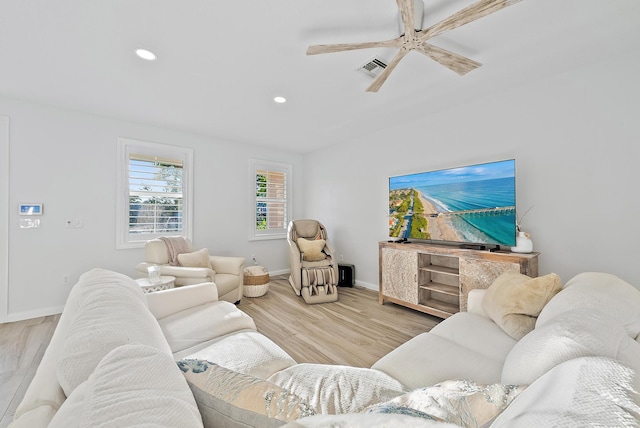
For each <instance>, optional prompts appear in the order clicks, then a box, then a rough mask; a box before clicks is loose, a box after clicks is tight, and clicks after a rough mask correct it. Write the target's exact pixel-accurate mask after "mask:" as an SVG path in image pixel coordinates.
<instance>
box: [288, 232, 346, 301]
mask: <svg viewBox="0 0 640 428" xmlns="http://www.w3.org/2000/svg"><path fill="white" fill-rule="evenodd" d="M287 242H288V243H289V264H290V268H291V276H289V283H291V287H293V291H295V293H296V294H297V295H298V296H302V298H303V299H304V301H305V302H307V303H309V304H312V303H326V302H335V301H337V300H338V261H337V260H335V257H334V252H333V250H332V248H331V246H330V245H329V241H328V239H327V230H326V229H325V227H324V226H323V225H322V223H320V222H319V221H317V220H294V221H292V222H291V223H289V228H288V230H287Z"/></svg>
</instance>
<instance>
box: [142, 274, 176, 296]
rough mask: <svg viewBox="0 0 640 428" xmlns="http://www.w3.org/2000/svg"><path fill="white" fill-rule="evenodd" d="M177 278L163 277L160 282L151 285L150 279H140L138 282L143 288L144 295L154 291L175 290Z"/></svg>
mask: <svg viewBox="0 0 640 428" xmlns="http://www.w3.org/2000/svg"><path fill="white" fill-rule="evenodd" d="M175 280H176V277H175V276H170V275H162V276H161V277H160V282H157V283H153V284H152V283H150V282H149V278H138V279H136V282H137V283H138V285H139V286H140V287H142V292H143V293H153V292H154V291H161V290H168V289H170V288H173V286H174V283H175Z"/></svg>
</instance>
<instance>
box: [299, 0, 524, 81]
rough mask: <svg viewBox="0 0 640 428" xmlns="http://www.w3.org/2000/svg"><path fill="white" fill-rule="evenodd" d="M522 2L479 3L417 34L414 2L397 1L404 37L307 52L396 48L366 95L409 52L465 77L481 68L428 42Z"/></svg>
mask: <svg viewBox="0 0 640 428" xmlns="http://www.w3.org/2000/svg"><path fill="white" fill-rule="evenodd" d="M520 1H522V0H479V1H478V2H476V3H474V4H472V5H470V6H468V7H465V8H464V9H461V10H459V11H458V12H456V13H454V14H453V15H451V16H449V17H448V18H445V19H443V20H442V21H440V22H438V23H437V24H434V25H432V26H431V27H429V28H426V29H424V30H416V29H415V28H414V0H396V2H397V3H398V10H399V12H400V17H401V18H402V25H403V27H404V34H402V35H401V36H400V37H397V38H395V39H392V40H383V41H379V42H364V43H342V44H334V45H313V46H309V48H308V49H307V55H318V54H325V53H334V52H343V51H351V50H357V49H369V48H380V47H384V48H399V51H398V53H397V54H396V55H395V57H393V59H392V60H391V62H390V63H389V64H388V65H387V67H386V68H385V69H384V70H383V71H382V72H381V73H380V74H379V75H378V76H377V77H376V78H375V80H374V81H373V83H372V84H371V85H370V86H369V87H368V88H367V92H378V90H379V89H380V87H381V86H382V85H383V84H384V82H385V81H386V80H387V78H388V77H389V75H390V74H391V72H392V71H393V69H394V68H395V67H396V66H397V65H398V63H399V62H400V60H402V58H404V56H405V55H407V54H408V53H409V52H410V51H412V50H415V51H416V52H420V53H421V54H423V55H426V56H428V57H429V58H431V59H433V60H434V61H436V62H438V63H440V64H442V65H444V66H445V67H447V68H448V69H450V70H453V71H455V72H456V73H458V74H459V75H461V76H462V75H464V74H466V73H468V72H470V71H472V70H475V69H476V68H478V67H480V66H481V65H482V64H480V63H479V62H476V61H473V60H471V59H469V58H466V57H464V56H462V55H458V54H456V53H454V52H451V51H448V50H446V49H442V48H439V47H437V46H434V45H432V44H430V43H427V40H429V39H431V38H433V37H435V36H438V35H440V34H442V33H444V32H446V31H449V30H453V29H454V28H458V27H460V26H462V25H465V24H468V23H470V22H473V21H475V20H477V19H479V18H482V17H483V16H486V15H489V14H491V13H494V12H497V11H498V10H500V9H504V8H505V7H507V6H511V5H512V4H515V3H519V2H520Z"/></svg>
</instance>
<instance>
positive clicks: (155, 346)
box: [11, 270, 640, 427]
mask: <svg viewBox="0 0 640 428" xmlns="http://www.w3.org/2000/svg"><path fill="white" fill-rule="evenodd" d="M488 294H489V291H476V292H473V293H472V294H470V300H469V305H468V307H469V312H465V313H458V314H455V315H454V316H452V317H450V318H448V319H446V320H444V321H443V322H442V323H440V324H439V325H438V326H437V327H435V328H434V329H432V330H431V332H429V333H424V334H422V335H419V336H417V337H415V338H413V339H412V340H410V341H408V342H407V343H405V344H403V345H401V346H400V347H398V348H397V349H396V350H394V351H392V352H391V353H389V354H388V355H386V356H384V357H383V358H381V359H380V360H379V361H378V362H376V363H375V364H374V365H373V367H372V368H370V369H367V368H354V367H346V366H335V365H324V364H297V363H296V362H295V361H294V360H293V359H292V358H291V357H290V356H289V355H287V354H286V353H285V352H284V351H283V350H282V349H281V348H279V347H278V346H276V345H275V344H274V343H273V342H272V341H271V340H269V339H268V338H266V337H265V336H263V335H261V334H260V333H258V332H257V331H256V328H255V325H254V323H253V321H252V320H251V318H249V317H248V316H247V315H246V314H244V313H242V312H241V311H240V310H238V309H237V308H236V307H235V306H234V305H232V304H230V303H228V302H219V301H217V292H216V287H215V285H214V284H202V285H192V286H187V287H181V288H177V289H173V290H165V291H161V292H157V293H151V294H148V295H143V294H142V293H141V291H140V289H139V287H137V286H136V285H135V282H134V281H132V280H131V279H130V278H127V277H125V276H123V275H119V274H116V273H113V272H109V271H103V270H93V271H90V272H88V273H87V274H85V275H83V276H82V277H81V280H80V282H79V283H78V284H77V285H76V286H75V287H74V289H73V290H72V292H71V294H70V296H69V300H68V301H67V304H66V306H65V310H64V312H63V314H62V317H61V319H60V323H59V325H58V328H57V329H56V331H55V333H54V335H53V338H52V340H51V343H50V345H49V347H48V348H47V351H46V352H45V355H44V357H43V360H42V363H41V365H40V367H39V368H38V371H37V373H36V375H35V378H34V380H33V382H32V384H31V385H30V387H29V389H28V390H27V392H26V394H25V397H24V400H23V401H22V403H21V404H20V405H19V407H18V409H17V411H16V416H15V420H14V422H13V423H12V425H11V426H12V427H23V426H24V427H27V426H28V427H39V426H46V425H47V424H49V423H50V426H53V427H55V426H99V425H105V426H106V425H110V426H131V425H134V424H135V423H143V422H146V423H148V424H149V425H154V426H172V425H173V426H201V425H202V424H204V426H215V427H241V426H244V427H246V426H259V427H271V426H273V427H276V426H282V425H285V424H287V425H288V426H290V427H320V426H336V427H342V426H344V427H346V426H352V427H365V426H366V427H375V426H380V427H382V426H415V427H419V426H420V427H422V426H430V427H431V426H437V427H447V426H483V425H484V426H489V425H491V426H493V427H521V426H524V427H529V426H530V427H541V426H542V427H544V426H562V427H564V426H589V425H591V426H639V421H640V407H639V403H640V398H639V396H638V392H637V391H639V390H640V382H639V381H638V375H637V374H638V373H640V343H639V342H638V340H639V334H640V291H638V290H637V289H635V288H634V287H632V286H631V285H629V284H627V283H625V282H624V281H622V280H620V279H619V278H617V277H615V276H613V275H608V274H602V273H585V274H581V275H578V276H576V277H575V278H573V279H572V280H571V281H569V282H568V283H567V284H566V285H565V287H564V289H563V290H562V291H560V292H559V293H558V294H557V295H555V297H553V298H552V299H551V300H550V302H549V303H547V304H546V305H545V306H544V307H543V308H542V311H541V312H540V313H539V316H537V317H533V318H534V322H535V329H533V331H531V332H530V333H528V334H526V335H524V337H522V338H521V339H519V340H516V339H514V338H512V337H511V336H509V334H507V333H506V332H505V330H503V328H502V327H500V325H501V322H498V323H496V322H494V321H493V319H492V317H491V316H489V314H488V313H487V312H486V311H485V310H484V309H483V308H486V307H487V299H484V297H485V296H487V295H488ZM125 314H126V316H125ZM536 315H537V314H536ZM493 316H494V317H495V315H493ZM532 327H533V326H532ZM511 334H512V333H511ZM168 359H169V360H171V363H167V361H168ZM156 360H157V361H156ZM173 360H176V361H177V362H178V364H177V365H174V364H173V363H172V362H173ZM150 367H153V369H151V368H150ZM178 367H179V369H178ZM141 368H142V369H143V370H141ZM180 370H181V371H182V374H181V375H180ZM140 373H142V374H140ZM136 374H138V375H136ZM119 379H122V381H118V380H119ZM185 379H186V382H185ZM159 380H163V382H162V383H161V385H157V384H156V383H153V382H154V381H159ZM164 381H166V382H164ZM114 394H116V395H114ZM114 397H116V398H117V399H114ZM194 403H195V404H194ZM194 406H197V409H198V411H199V412H198V413H199V414H196V412H194V408H195V407H194ZM176 420H180V421H181V422H180V424H178V425H176V423H175V421H176ZM105 421H106V422H105Z"/></svg>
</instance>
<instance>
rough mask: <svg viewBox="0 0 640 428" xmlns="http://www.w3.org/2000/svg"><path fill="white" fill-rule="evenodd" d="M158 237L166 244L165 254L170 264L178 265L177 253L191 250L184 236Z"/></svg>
mask: <svg viewBox="0 0 640 428" xmlns="http://www.w3.org/2000/svg"><path fill="white" fill-rule="evenodd" d="M160 239H161V240H162V241H163V242H164V243H165V245H166V246H167V254H169V264H170V265H171V266H178V264H179V263H178V254H183V253H189V252H191V248H190V246H189V242H187V240H186V239H185V237H184V236H168V237H161V238H160Z"/></svg>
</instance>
